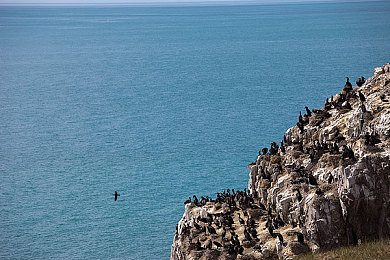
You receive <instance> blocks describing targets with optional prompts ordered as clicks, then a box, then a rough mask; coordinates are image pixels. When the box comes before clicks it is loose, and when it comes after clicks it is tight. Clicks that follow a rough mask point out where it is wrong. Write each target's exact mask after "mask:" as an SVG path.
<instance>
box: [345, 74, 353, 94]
mask: <svg viewBox="0 0 390 260" xmlns="http://www.w3.org/2000/svg"><path fill="white" fill-rule="evenodd" d="M345 78H346V79H347V82H345V85H344V90H347V91H348V90H352V84H351V82H349V78H348V77H345Z"/></svg>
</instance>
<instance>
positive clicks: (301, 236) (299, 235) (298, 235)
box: [294, 232, 304, 244]
mask: <svg viewBox="0 0 390 260" xmlns="http://www.w3.org/2000/svg"><path fill="white" fill-rule="evenodd" d="M294 233H295V234H296V235H297V239H298V242H299V243H301V244H303V243H304V238H303V234H302V233H300V232H294Z"/></svg>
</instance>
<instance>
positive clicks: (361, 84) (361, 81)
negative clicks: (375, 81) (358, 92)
mask: <svg viewBox="0 0 390 260" xmlns="http://www.w3.org/2000/svg"><path fill="white" fill-rule="evenodd" d="M365 82H366V80H365V79H364V77H363V76H362V77H361V78H358V80H356V85H358V86H359V87H361V86H363V84H364V83H365Z"/></svg>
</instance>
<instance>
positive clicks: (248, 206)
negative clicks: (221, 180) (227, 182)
mask: <svg viewBox="0 0 390 260" xmlns="http://www.w3.org/2000/svg"><path fill="white" fill-rule="evenodd" d="M248 168H249V170H250V174H249V182H248V190H247V191H246V190H245V191H234V190H232V191H229V190H228V191H226V192H224V193H221V194H218V195H217V198H215V199H212V198H209V197H206V198H203V197H201V199H200V200H198V199H197V198H196V199H195V198H194V200H192V201H191V202H188V203H186V205H185V212H184V215H183V217H182V218H181V220H180V221H179V223H178V225H177V226H176V234H175V238H174V241H173V245H172V250H171V259H173V260H179V259H180V260H181V259H268V258H282V259H289V258H291V257H293V256H296V255H299V254H302V253H306V252H309V251H317V250H320V249H329V248H332V247H337V246H343V245H348V244H357V243H360V242H365V241H368V240H372V239H377V238H382V237H386V236H390V63H388V64H385V65H384V66H382V67H379V68H375V69H374V76H373V77H371V78H369V79H368V80H367V81H365V83H364V84H363V85H362V86H360V87H352V86H350V85H349V84H346V85H345V87H344V89H343V90H342V91H341V93H339V94H337V95H335V96H331V97H330V98H328V99H327V100H326V102H325V106H324V107H323V108H322V109H318V110H317V109H313V110H312V111H310V110H309V109H306V114H305V115H303V116H302V115H300V116H299V121H298V123H297V125H296V126H294V127H292V128H290V129H288V130H287V131H286V133H285V135H284V137H283V140H282V142H281V143H280V144H277V143H272V144H271V148H270V149H263V150H262V151H261V152H259V156H258V158H257V160H256V161H255V162H253V163H251V164H250V165H248Z"/></svg>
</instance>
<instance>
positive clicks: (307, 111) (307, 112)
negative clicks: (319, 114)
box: [305, 106, 311, 116]
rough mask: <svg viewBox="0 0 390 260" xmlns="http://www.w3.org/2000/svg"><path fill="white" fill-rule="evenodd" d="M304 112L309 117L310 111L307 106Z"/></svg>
mask: <svg viewBox="0 0 390 260" xmlns="http://www.w3.org/2000/svg"><path fill="white" fill-rule="evenodd" d="M305 110H306V115H308V116H311V111H310V109H309V108H308V107H307V106H306V107H305Z"/></svg>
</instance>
